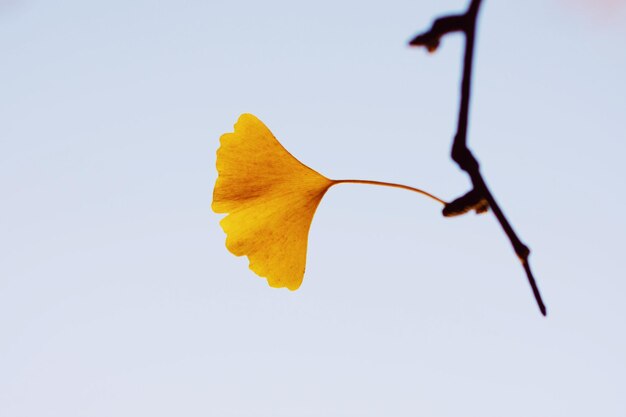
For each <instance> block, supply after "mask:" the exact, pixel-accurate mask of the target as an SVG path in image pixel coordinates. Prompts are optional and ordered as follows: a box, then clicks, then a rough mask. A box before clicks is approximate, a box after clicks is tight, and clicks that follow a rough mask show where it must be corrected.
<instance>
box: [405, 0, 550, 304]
mask: <svg viewBox="0 0 626 417" xmlns="http://www.w3.org/2000/svg"><path fill="white" fill-rule="evenodd" d="M481 2H482V0H471V3H470V5H469V7H468V9H467V11H466V12H465V13H464V14H462V15H454V16H445V17H442V18H439V19H437V20H435V22H434V23H433V25H432V27H431V29H430V30H429V31H427V32H425V33H423V34H421V35H418V36H416V37H415V38H413V40H411V42H410V43H409V44H410V45H411V46H424V47H426V48H427V49H428V51H430V52H433V51H435V50H436V49H437V47H438V46H439V42H440V40H441V38H442V37H443V36H444V35H446V34H448V33H452V32H456V31H462V32H463V33H464V34H465V56H464V60H463V78H462V81H461V104H460V108H459V119H458V125H457V132H456V135H455V137H454V143H453V145H452V154H451V156H452V159H453V160H454V161H455V162H456V163H457V164H458V165H459V167H460V168H461V169H462V170H463V171H465V172H467V174H468V175H469V177H470V179H471V181H472V185H473V189H472V190H470V192H468V193H467V194H465V195H463V196H461V197H459V198H457V199H456V200H454V201H452V202H451V203H449V204H447V205H446V207H444V209H443V215H444V216H446V217H450V216H455V215H460V214H464V213H467V212H468V211H470V210H476V212H483V211H486V209H487V207H490V208H491V209H492V211H493V213H494V215H495V216H496V218H497V219H498V222H500V225H501V226H502V229H503V230H504V232H505V233H506V235H507V237H508V238H509V240H510V241H511V245H512V246H513V249H514V250H515V253H516V255H517V257H518V258H519V259H520V261H521V263H522V266H523V267H524V271H525V272H526V277H527V278H528V283H529V284H530V286H531V288H532V291H533V295H534V296H535V300H536V301H537V305H538V306H539V310H540V311H541V314H543V315H544V316H545V315H546V314H547V312H546V307H545V304H544V303H543V300H542V298H541V294H540V293H539V288H538V287H537V283H536V282H535V278H534V276H533V274H532V271H531V269H530V264H529V262H528V256H529V255H530V249H529V248H528V246H526V245H525V244H524V243H522V241H521V240H520V239H519V237H518V236H517V234H516V233H515V231H514V230H513V227H512V226H511V224H510V223H509V221H508V220H507V218H506V217H505V216H504V213H503V212H502V209H500V206H499V205H498V203H497V202H496V200H495V198H494V197H493V195H492V194H491V191H490V190H489V188H488V187H487V184H486V183H485V180H484V178H483V176H482V175H481V173H480V165H479V163H478V161H477V160H476V158H475V157H474V155H473V154H472V152H471V151H470V149H469V148H468V147H467V125H468V118H469V104H470V95H471V80H472V64H473V58H474V43H475V35H476V20H477V17H478V11H479V9H480V5H481Z"/></svg>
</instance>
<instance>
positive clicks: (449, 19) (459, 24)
mask: <svg viewBox="0 0 626 417" xmlns="http://www.w3.org/2000/svg"><path fill="white" fill-rule="evenodd" d="M466 21H467V16H466V15H465V14H461V15H452V16H444V17H440V18H438V19H437V20H435V21H434V22H433V25H432V27H431V28H430V29H429V30H428V31H426V32H424V33H422V34H419V35H417V36H415V37H414V38H413V39H411V41H410V42H409V45H410V46H424V47H425V48H426V49H428V52H435V51H436V50H437V48H438V47H439V42H440V41H441V38H442V37H443V36H444V35H446V34H448V33H452V32H459V31H464V30H465V27H466Z"/></svg>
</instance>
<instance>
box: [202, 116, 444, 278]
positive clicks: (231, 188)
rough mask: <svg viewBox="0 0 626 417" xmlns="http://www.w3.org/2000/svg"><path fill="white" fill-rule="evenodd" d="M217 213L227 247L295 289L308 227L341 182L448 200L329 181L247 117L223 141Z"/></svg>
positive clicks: (256, 268)
mask: <svg viewBox="0 0 626 417" xmlns="http://www.w3.org/2000/svg"><path fill="white" fill-rule="evenodd" d="M216 165H217V171H218V178H217V181H216V182H215V188H214V190H213V204H212V208H213V211H215V212H216V213H228V215H227V216H226V217H225V218H224V219H222V221H221V222H220V224H221V226H222V228H223V229H224V231H225V232H226V236H227V237H226V247H227V248H228V250H229V251H231V252H232V253H233V254H235V255H237V256H243V255H246V256H247V257H248V259H249V260H250V269H252V270H253V271H254V272H255V273H256V274H257V275H259V276H261V277H265V278H267V281H268V283H269V284H270V285H271V286H272V287H287V288H289V289H290V290H296V289H298V287H300V284H302V278H303V276H304V269H305V266H306V251H307V242H308V235H309V228H310V227H311V222H312V221H313V216H314V214H315V210H316V209H317V206H318V205H319V203H320V201H321V200H322V197H324V194H325V193H326V191H328V189H329V188H330V187H331V186H333V185H335V184H340V183H360V184H373V185H384V186H390V187H397V188H404V189H407V190H411V191H415V192H418V193H421V194H424V195H427V196H429V197H431V198H433V199H435V200H437V201H439V202H440V203H444V204H445V202H444V201H442V200H440V199H438V198H437V197H434V196H433V195H431V194H429V193H427V192H425V191H422V190H420V189H417V188H413V187H409V186H406V185H400V184H391V183H385V182H378V181H367V180H330V179H328V178H326V177H325V176H323V175H321V174H319V173H318V172H316V171H314V170H312V169H311V168H309V167H307V166H306V165H304V164H303V163H301V162H300V161H298V160H297V159H296V158H294V157H293V156H292V155H291V154H290V153H289V152H287V150H286V149H285V148H283V146H282V145H281V144H280V143H279V142H278V141H277V140H276V138H275V137H274V135H272V132H270V130H269V129H268V128H267V127H266V126H265V125H264V124H263V123H262V122H261V121H260V120H259V119H257V118H256V117H255V116H253V115H251V114H243V115H241V117H240V118H239V120H238V121H237V123H236V124H235V131H234V132H233V133H226V134H224V135H222V137H221V138H220V148H219V149H218V151H217V164H216Z"/></svg>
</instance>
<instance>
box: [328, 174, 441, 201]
mask: <svg viewBox="0 0 626 417" xmlns="http://www.w3.org/2000/svg"><path fill="white" fill-rule="evenodd" d="M335 184H367V185H379V186H382V187H392V188H401V189H403V190H408V191H413V192H415V193H419V194H422V195H425V196H426V197H429V198H431V199H433V200H435V201H437V202H439V203H441V204H443V205H444V206H445V205H446V204H448V203H446V202H445V201H443V200H442V199H440V198H439V197H435V196H434V195H432V194H431V193H429V192H426V191H424V190H420V189H419V188H415V187H410V186H408V185H404V184H396V183H393V182H382V181H370V180H333V185H335Z"/></svg>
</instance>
